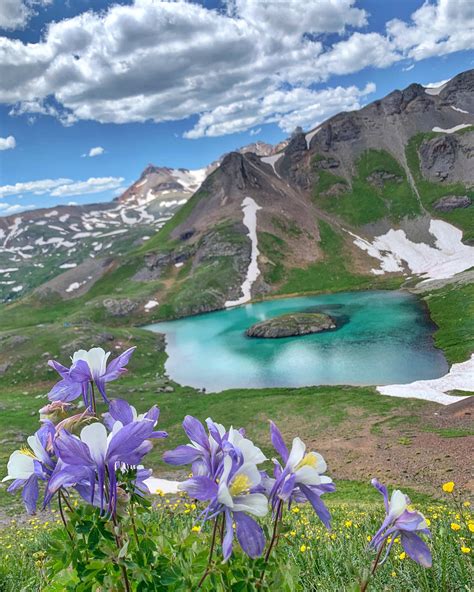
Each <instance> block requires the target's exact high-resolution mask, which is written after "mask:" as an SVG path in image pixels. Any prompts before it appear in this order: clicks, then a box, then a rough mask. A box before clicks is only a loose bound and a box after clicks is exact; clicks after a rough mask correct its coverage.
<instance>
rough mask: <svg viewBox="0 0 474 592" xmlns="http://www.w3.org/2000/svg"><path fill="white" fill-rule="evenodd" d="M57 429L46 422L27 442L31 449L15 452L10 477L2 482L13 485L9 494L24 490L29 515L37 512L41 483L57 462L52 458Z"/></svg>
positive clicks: (11, 460) (9, 489) (23, 495)
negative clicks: (39, 484)
mask: <svg viewBox="0 0 474 592" xmlns="http://www.w3.org/2000/svg"><path fill="white" fill-rule="evenodd" d="M54 435H55V429H54V426H53V424H52V423H51V422H49V421H48V422H45V423H44V424H43V425H42V426H41V428H40V429H39V430H38V431H37V432H36V433H35V434H34V435H33V436H30V437H29V438H28V440H27V442H28V445H29V448H26V447H25V448H22V449H21V450H15V452H13V453H12V455H11V456H10V460H9V461H8V464H7V471H8V475H7V476H6V477H5V478H4V479H3V480H2V481H11V480H13V483H12V484H11V485H10V487H9V488H8V491H9V492H13V491H16V490H17V489H20V488H21V489H22V497H23V501H24V503H25V507H26V510H27V512H28V513H29V514H34V513H35V512H36V505H37V502H38V497H39V486H38V482H39V481H46V480H47V479H49V477H50V475H51V473H52V471H53V469H54V466H55V461H54V459H53V458H52V442H53V438H54Z"/></svg>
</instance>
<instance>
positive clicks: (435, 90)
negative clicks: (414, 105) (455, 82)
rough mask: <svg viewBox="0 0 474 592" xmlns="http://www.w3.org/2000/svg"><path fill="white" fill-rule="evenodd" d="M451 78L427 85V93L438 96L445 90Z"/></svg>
mask: <svg viewBox="0 0 474 592" xmlns="http://www.w3.org/2000/svg"><path fill="white" fill-rule="evenodd" d="M448 82H449V80H443V81H442V82H437V83H435V84H433V85H430V86H425V93H426V94H427V95H432V96H437V95H439V93H440V92H441V91H442V90H443V88H444V87H445V86H446V85H447V84H448Z"/></svg>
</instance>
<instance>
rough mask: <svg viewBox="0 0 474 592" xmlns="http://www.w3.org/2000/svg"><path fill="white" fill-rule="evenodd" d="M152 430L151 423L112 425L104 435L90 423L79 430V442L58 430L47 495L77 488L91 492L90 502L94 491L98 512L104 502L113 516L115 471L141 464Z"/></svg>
mask: <svg viewBox="0 0 474 592" xmlns="http://www.w3.org/2000/svg"><path fill="white" fill-rule="evenodd" d="M153 427H154V422H153V421H152V420H143V421H136V422H132V423H130V424H128V425H126V426H122V424H121V423H120V422H116V423H115V424H114V428H113V431H112V432H111V433H110V434H107V430H106V428H105V426H104V425H103V424H101V423H93V424H91V425H88V426H86V427H85V428H83V429H82V430H81V433H80V437H79V438H78V437H77V436H73V435H72V434H70V433H69V432H67V431H66V430H62V431H61V432H60V433H59V435H58V436H57V437H56V440H55V450H56V454H57V456H58V459H59V461H58V466H57V467H56V470H55V471H54V473H53V475H52V476H51V479H50V481H49V484H48V491H49V492H50V493H54V492H55V491H57V490H58V489H59V488H60V487H71V486H77V485H78V484H79V485H80V486H81V487H82V488H87V489H88V491H90V492H92V493H91V498H93V496H94V495H95V491H96V490H97V491H98V494H99V497H100V500H99V501H100V508H101V510H102V511H103V509H104V501H105V500H106V499H107V500H108V511H109V512H110V513H114V512H115V508H116V503H117V475H116V470H118V469H120V467H122V466H123V465H130V466H134V467H136V466H137V465H139V464H140V463H141V460H142V459H143V457H144V456H145V454H147V453H148V452H149V451H150V450H151V448H152V444H151V442H150V441H149V440H148V438H150V437H151V434H152V432H153ZM93 501H94V500H93V499H91V502H93Z"/></svg>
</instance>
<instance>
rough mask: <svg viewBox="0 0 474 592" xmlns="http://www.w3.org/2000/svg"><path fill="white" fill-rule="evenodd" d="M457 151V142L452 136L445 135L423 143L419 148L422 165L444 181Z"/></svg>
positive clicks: (452, 165)
mask: <svg viewBox="0 0 474 592" xmlns="http://www.w3.org/2000/svg"><path fill="white" fill-rule="evenodd" d="M458 149H459V143H458V140H457V138H456V137H455V136H453V135H445V136H441V137H440V138H433V139H432V140H428V141H425V142H423V143H422V145H421V146H420V158H421V161H422V165H423V167H424V168H425V169H428V171H429V172H430V173H432V174H433V173H434V174H435V175H436V176H437V177H439V178H440V179H442V180H443V179H446V178H447V177H448V175H449V172H450V171H451V169H452V168H453V167H454V162H455V160H456V153H457V151H458Z"/></svg>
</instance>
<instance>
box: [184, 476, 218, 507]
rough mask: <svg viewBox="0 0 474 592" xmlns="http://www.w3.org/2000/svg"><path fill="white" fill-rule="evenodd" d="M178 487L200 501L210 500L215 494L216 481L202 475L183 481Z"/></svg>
mask: <svg viewBox="0 0 474 592" xmlns="http://www.w3.org/2000/svg"><path fill="white" fill-rule="evenodd" d="M178 489H180V490H182V491H186V492H187V494H188V495H189V497H192V498H193V499H197V500H199V501H201V502H204V501H208V500H212V499H214V498H215V497H216V496H217V483H216V482H215V481H213V480H212V479H209V477H206V476H204V475H201V476H198V477H193V478H192V479H188V480H187V481H184V483H181V484H180V485H179V486H178Z"/></svg>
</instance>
